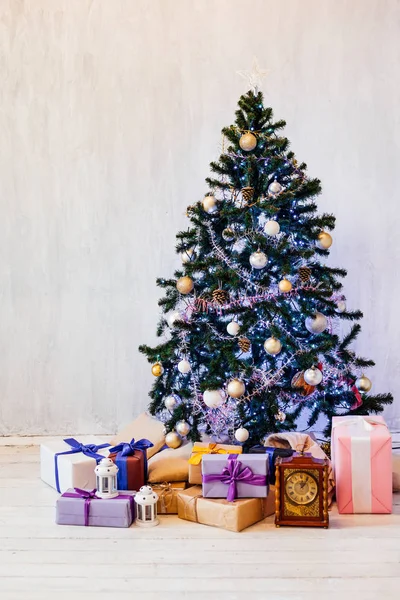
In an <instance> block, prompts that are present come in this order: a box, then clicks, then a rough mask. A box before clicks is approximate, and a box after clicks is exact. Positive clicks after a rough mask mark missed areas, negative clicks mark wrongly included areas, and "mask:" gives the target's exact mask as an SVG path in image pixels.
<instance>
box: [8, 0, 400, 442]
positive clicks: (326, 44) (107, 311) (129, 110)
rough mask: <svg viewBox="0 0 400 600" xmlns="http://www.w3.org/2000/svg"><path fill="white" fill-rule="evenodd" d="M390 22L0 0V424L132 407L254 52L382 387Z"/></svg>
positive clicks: (398, 421) (112, 414)
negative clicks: (316, 191) (166, 292)
mask: <svg viewBox="0 0 400 600" xmlns="http://www.w3.org/2000/svg"><path fill="white" fill-rule="evenodd" d="M399 21H400V8H399V3H398V2H397V1H395V0H393V1H390V0H348V1H346V0H325V1H324V2H321V0H287V1H285V2H284V1H278V0H246V1H245V2H244V1H243V0H191V1H188V0H96V1H93V0H25V1H24V0H2V1H1V5H0V73H1V75H0V203H1V213H0V217H1V218H0V403H1V404H0V433H3V434H39V433H40V434H42V433H83V432H89V431H93V432H112V431H114V430H115V429H116V428H117V427H118V426H119V425H120V424H123V423H125V422H126V421H127V420H129V419H130V418H131V417H132V416H133V415H134V414H136V413H138V412H139V411H140V410H142V409H143V408H144V407H145V406H146V405H147V397H146V396H147V391H148V389H149V387H150V385H151V383H152V377H151V375H150V369H149V367H148V365H147V362H146V361H145V359H144V358H143V357H142V356H141V355H139V353H138V352H137V346H138V344H139V343H141V342H146V343H153V342H154V341H155V339H156V338H155V327H156V321H157V318H158V307H157V299H158V297H159V291H158V290H157V288H156V285H155V278H156V276H158V275H163V276H168V275H170V274H171V273H172V271H173V269H174V266H175V265H176V264H177V259H176V257H175V255H174V252H173V248H174V243H175V233H176V232H177V231H178V230H180V229H181V228H184V227H185V226H186V219H185V217H184V212H185V208H186V206H187V205H188V204H189V203H192V202H193V201H195V200H197V199H199V198H200V197H201V196H202V194H203V192H204V191H205V189H206V188H205V185H204V178H205V177H206V176H207V174H208V163H209V162H210V160H212V159H214V158H216V157H217V155H218V153H219V145H220V141H221V137H220V130H221V128H222V126H224V125H227V124H230V123H231V122H232V121H233V115H234V110H235V108H236V102H237V99H238V98H239V95H240V94H241V93H243V92H245V91H246V87H245V84H244V82H243V80H242V79H240V78H239V77H238V76H237V75H235V71H236V70H238V69H246V68H248V67H249V66H250V65H251V61H252V57H253V55H254V54H255V55H257V56H258V58H259V62H260V63H261V65H262V66H266V67H268V68H269V69H270V70H271V72H270V75H269V77H268V79H267V80H266V83H265V85H264V90H265V92H266V100H267V102H269V103H271V105H272V106H273V107H274V109H275V115H276V117H277V118H285V119H286V120H287V122H288V126H287V130H286V132H287V135H288V136H289V138H290V139H291V141H292V147H293V149H294V150H295V151H296V153H297V155H298V157H299V158H300V159H302V160H305V161H306V162H307V163H308V165H309V172H310V174H311V175H313V176H318V177H320V178H321V179H322V182H323V187H324V194H323V196H322V197H321V199H320V206H321V209H324V210H328V211H332V212H334V213H335V214H336V215H337V229H336V232H335V243H334V246H333V249H332V253H331V264H334V265H338V266H344V267H346V268H348V271H349V276H348V279H347V284H346V291H347V294H348V298H349V304H350V306H351V307H353V306H354V307H359V308H361V309H362V310H363V311H364V312H365V319H364V321H363V332H362V335H361V337H360V340H359V342H358V344H357V350H358V351H359V352H360V353H362V354H365V355H367V356H370V357H372V358H374V359H375V360H376V362H377V367H376V368H375V369H374V370H373V372H372V373H371V376H372V379H373V380H374V390H376V391H378V390H379V391H386V390H392V391H393V392H394V393H395V394H396V396H397V397H398V395H399V391H400V383H399V379H398V374H397V371H398V368H399V363H400V358H399V341H398V305H397V300H398V296H399V277H398V271H397V260H398V258H399V249H400V239H399V229H400V223H399V221H400V209H399V203H400V189H399V177H398V165H399V161H400V150H399V139H400V127H399V123H400V120H399V114H400V113H399V105H400V97H399V96H400V94H399V90H400V71H399V68H398V65H399V64H400V44H399V39H400V26H399ZM396 171H397V172H396ZM386 416H387V417H388V418H389V419H390V422H391V425H392V426H396V427H398V426H400V401H397V403H396V404H395V406H394V407H393V408H391V409H390V410H388V411H387V413H386Z"/></svg>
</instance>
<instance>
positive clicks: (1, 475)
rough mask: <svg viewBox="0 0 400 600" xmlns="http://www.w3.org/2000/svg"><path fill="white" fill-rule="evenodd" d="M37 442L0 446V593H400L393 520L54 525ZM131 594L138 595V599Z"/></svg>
mask: <svg viewBox="0 0 400 600" xmlns="http://www.w3.org/2000/svg"><path fill="white" fill-rule="evenodd" d="M56 499H57V493H56V492H55V491H54V490H53V489H51V488H49V487H48V486H46V485H45V484H44V483H42V482H41V480H40V479H39V453H38V447H35V446H30V447H29V446H28V447H8V446H3V447H0V598H1V600H17V599H18V600H22V599H23V600H39V599H40V600H49V599H52V600H53V599H54V600H55V599H57V600H65V599H67V598H68V600H71V599H74V600H105V599H106V598H107V599H109V598H118V599H120V600H128V599H129V600H132V598H138V597H140V598H143V599H146V600H156V599H157V600H158V599H160V600H172V599H173V600H176V599H177V598H180V599H181V598H183V599H185V598H188V599H189V598H190V599H191V600H236V599H239V598H240V599H243V598H246V599H248V598H254V599H255V600H264V599H265V600H289V599H290V600H303V599H304V600H305V599H307V600H317V599H318V600H321V599H323V600H333V599H335V600H338V599H340V600H347V599H351V600H353V599H357V600H358V599H359V598H360V599H361V598H362V600H377V599H378V598H383V599H384V600H390V599H392V598H393V599H394V598H396V599H397V598H399V590H400V527H399V525H400V496H395V511H394V514H393V515H358V516H352V515H349V516H340V515H338V514H337V512H336V509H335V508H334V509H333V511H332V515H331V528H330V529H329V530H317V529H289V528H280V529H276V528H275V526H274V524H273V517H269V518H268V519H265V521H264V522H262V523H259V524H257V525H255V526H253V527H250V528H249V529H247V530H245V531H244V532H242V533H237V534H235V533H230V532H227V531H223V530H220V529H215V528H212V527H206V526H204V525H197V524H195V523H189V522H186V521H182V520H180V519H178V518H177V517H175V516H166V517H161V524H160V526H159V527H156V528H154V529H150V530H143V529H139V528H136V527H132V528H130V529H107V528H85V527H66V526H63V527H62V526H57V525H55V523H54V513H55V511H54V505H55V501H56ZM138 595H139V596H138Z"/></svg>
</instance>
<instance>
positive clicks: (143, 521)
mask: <svg viewBox="0 0 400 600" xmlns="http://www.w3.org/2000/svg"><path fill="white" fill-rule="evenodd" d="M157 500H158V495H157V494H156V493H155V492H153V490H152V488H151V487H150V486H149V485H143V486H142V487H141V488H140V490H139V491H138V492H137V494H136V495H135V502H136V507H137V515H136V525H139V527H154V526H155V525H158V524H159V521H158V519H157Z"/></svg>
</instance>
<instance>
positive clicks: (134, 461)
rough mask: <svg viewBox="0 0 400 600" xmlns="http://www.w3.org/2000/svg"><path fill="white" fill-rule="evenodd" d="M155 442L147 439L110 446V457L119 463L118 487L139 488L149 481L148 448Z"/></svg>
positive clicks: (124, 488)
mask: <svg viewBox="0 0 400 600" xmlns="http://www.w3.org/2000/svg"><path fill="white" fill-rule="evenodd" d="M152 445H153V444H152V443H151V442H150V441H149V440H146V439H141V440H138V441H137V442H135V439H134V438H133V439H132V440H131V441H130V442H121V443H120V444H118V445H117V446H114V447H113V448H110V454H109V458H111V460H112V461H113V462H114V463H115V464H116V465H117V467H118V474H117V488H118V489H119V490H136V491H137V490H139V489H140V488H141V487H142V485H145V483H146V482H147V449H148V448H151V446H152Z"/></svg>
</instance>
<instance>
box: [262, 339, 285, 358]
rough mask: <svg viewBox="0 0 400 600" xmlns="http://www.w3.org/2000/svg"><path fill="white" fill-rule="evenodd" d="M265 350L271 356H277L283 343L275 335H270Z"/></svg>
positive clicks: (265, 343)
mask: <svg viewBox="0 0 400 600" xmlns="http://www.w3.org/2000/svg"><path fill="white" fill-rule="evenodd" d="M264 350H265V352H266V353H267V354H271V356H276V355H277V354H279V352H280V351H281V350H282V344H281V343H280V341H279V340H278V339H277V338H275V337H270V338H268V339H267V340H265V342H264Z"/></svg>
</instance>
